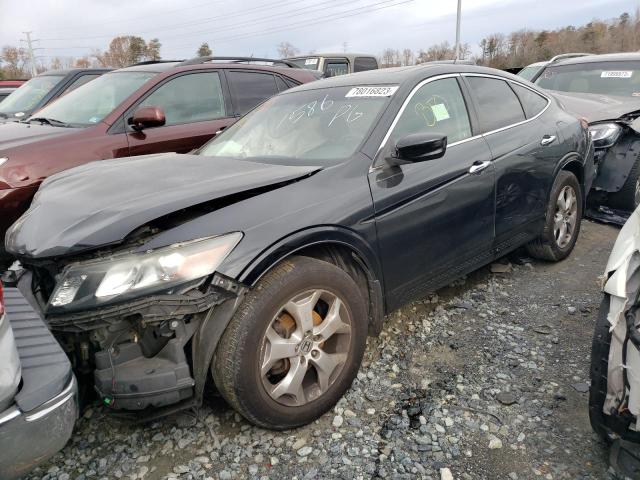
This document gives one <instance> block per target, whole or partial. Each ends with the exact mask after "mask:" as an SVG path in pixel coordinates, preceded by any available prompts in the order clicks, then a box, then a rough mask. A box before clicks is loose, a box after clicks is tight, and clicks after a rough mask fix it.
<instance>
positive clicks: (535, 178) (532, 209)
mask: <svg viewBox="0 0 640 480" xmlns="http://www.w3.org/2000/svg"><path fill="white" fill-rule="evenodd" d="M465 79H466V81H467V83H468V85H469V88H470V90H471V92H472V96H473V98H474V99H475V100H476V102H477V105H476V108H477V111H478V119H479V121H480V126H481V128H482V131H483V136H484V138H485V139H486V141H487V143H488V145H489V148H490V149H491V153H492V161H493V164H494V167H495V175H496V251H497V252H498V253H500V252H501V251H506V250H509V249H510V248H512V247H513V246H514V245H516V244H522V243H523V242H524V241H526V240H527V239H528V238H531V237H532V236H535V235H536V234H538V233H539V232H540V229H541V222H542V221H544V216H545V212H546V207H547V202H548V198H547V196H548V191H549V182H550V181H551V179H552V177H553V169H554V167H555V165H556V163H557V157H555V155H554V154H553V153H554V150H553V148H554V145H557V144H558V142H557V138H556V136H557V133H556V130H555V126H553V125H547V124H545V123H543V122H542V121H540V120H539V119H538V118H537V116H538V114H539V113H540V112H541V111H542V109H544V108H546V106H547V103H548V100H546V99H544V98H543V99H542V100H543V101H542V108H540V107H535V108H534V109H533V110H530V111H529V115H528V116H527V115H526V114H525V111H524V109H523V106H522V103H521V101H520V99H519V97H518V95H516V93H515V91H514V88H515V86H516V85H517V84H515V83H512V82H508V81H506V80H505V79H501V78H498V77H491V76H478V75H466V76H465ZM532 93H534V92H532ZM522 94H523V95H524V92H522ZM536 95H537V94H536ZM536 110H537V111H536ZM527 117H528V118H527ZM552 157H554V158H552Z"/></svg>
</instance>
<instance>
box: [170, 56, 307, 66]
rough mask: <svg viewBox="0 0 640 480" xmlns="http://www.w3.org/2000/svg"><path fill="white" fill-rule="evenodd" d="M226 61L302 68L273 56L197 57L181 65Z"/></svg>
mask: <svg viewBox="0 0 640 480" xmlns="http://www.w3.org/2000/svg"><path fill="white" fill-rule="evenodd" d="M218 60H220V61H224V62H229V63H252V62H264V63H271V64H273V65H284V66H285V67H288V68H300V67H299V66H298V65H296V64H295V63H293V62H290V61H288V60H281V59H273V58H260V57H196V58H192V59H190V60H184V61H182V62H181V63H180V66H185V65H199V64H201V63H207V62H215V61H218Z"/></svg>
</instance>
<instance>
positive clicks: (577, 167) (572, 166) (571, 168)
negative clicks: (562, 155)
mask: <svg viewBox="0 0 640 480" xmlns="http://www.w3.org/2000/svg"><path fill="white" fill-rule="evenodd" d="M562 170H566V171H568V172H571V173H573V174H574V175H575V176H576V178H577V179H578V182H579V183H580V186H581V187H582V189H583V192H582V193H583V197H584V171H583V168H582V165H581V164H580V162H578V161H577V160H571V161H570V162H569V163H567V164H566V165H565V166H564V167H562Z"/></svg>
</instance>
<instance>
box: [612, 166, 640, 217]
mask: <svg viewBox="0 0 640 480" xmlns="http://www.w3.org/2000/svg"><path fill="white" fill-rule="evenodd" d="M607 203H608V204H609V205H610V206H612V207H613V208H619V209H620V210H627V211H633V210H635V209H636V208H637V207H638V205H640V156H638V158H636V162H635V163H634V164H633V167H632V168H631V171H630V172H629V176H628V177H627V179H626V180H625V182H624V185H623V186H622V188H621V189H620V191H618V192H616V193H612V194H610V195H609V200H608V202H607Z"/></svg>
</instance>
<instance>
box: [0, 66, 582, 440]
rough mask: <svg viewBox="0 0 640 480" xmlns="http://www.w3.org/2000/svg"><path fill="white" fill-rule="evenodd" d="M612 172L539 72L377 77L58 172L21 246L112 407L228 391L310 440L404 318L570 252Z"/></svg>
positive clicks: (23, 274)
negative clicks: (513, 263) (423, 305)
mask: <svg viewBox="0 0 640 480" xmlns="http://www.w3.org/2000/svg"><path fill="white" fill-rule="evenodd" d="M592 178H593V149H592V144H591V140H590V137H589V134H588V131H587V130H586V128H584V127H583V126H582V125H581V123H580V122H579V121H578V120H577V119H576V118H575V117H573V116H571V115H569V114H567V113H566V112H565V111H564V110H563V109H562V108H561V107H560V106H559V104H558V103H557V102H556V101H555V100H554V99H553V98H551V97H549V96H547V94H545V93H544V92H543V91H540V90H538V89H537V88H536V87H534V86H532V85H531V84H529V83H528V82H523V81H522V80H521V79H519V78H518V77H515V76H513V75H509V74H506V73H504V72H500V71H497V70H493V69H488V68H482V67H475V66H470V65H454V64H440V65H438V64H432V65H425V66H418V67H411V68H398V69H387V70H379V71H371V72H363V73H357V74H354V75H346V76H340V77H334V78H331V79H327V80H321V81H318V82H313V83H309V84H306V85H303V86H300V87H296V88H294V89H291V90H289V91H287V92H284V93H281V94H279V95H277V96H275V97H273V98H272V99H270V100H268V101H266V102H265V103H264V104H262V105H261V106H259V107H257V108H256V109H254V110H253V111H252V112H250V113H249V114H248V115H246V116H245V117H243V118H242V119H241V120H239V121H238V122H237V123H235V124H234V125H233V126H231V127H229V128H228V129H226V130H225V131H224V133H222V134H221V135H220V136H217V137H216V138H214V139H213V140H212V141H210V142H209V143H207V144H206V145H205V146H204V147H202V148H201V149H200V150H198V151H197V152H195V153H193V154H188V155H177V154H173V153H167V154H159V155H147V156H140V157H134V158H128V159H116V160H109V161H103V162H95V163H90V164H87V165H84V166H81V167H78V168H75V169H71V170H68V171H66V172H62V173H59V174H57V175H54V176H52V177H50V178H48V179H47V180H46V181H45V182H44V183H43V184H42V187H41V188H40V190H39V192H38V193H37V194H36V197H35V199H34V202H33V204H32V206H31V208H30V209H29V210H28V211H27V213H25V214H24V215H23V216H22V217H21V218H20V219H19V220H18V221H17V222H16V223H15V224H14V225H13V226H12V227H11V229H10V230H9V231H8V233H7V237H6V248H7V250H8V251H10V252H11V253H12V254H14V255H16V256H17V257H18V258H19V260H20V262H21V264H22V269H20V268H16V269H14V271H13V272H12V273H11V275H8V276H13V281H15V282H17V283H18V285H19V287H20V289H21V290H22V291H23V292H24V294H25V295H27V296H29V298H30V299H31V300H32V302H33V303H34V304H36V305H39V308H40V309H41V310H42V313H43V316H44V317H45V318H46V321H47V323H48V325H49V328H50V329H51V330H53V331H54V332H55V334H56V336H57V337H58V339H59V341H60V342H61V343H62V345H63V347H64V349H65V350H66V351H67V353H68V354H69V356H70V357H71V358H72V359H73V364H74V366H75V369H76V372H79V377H80V380H81V381H82V382H85V383H86V382H91V381H93V382H94V387H95V391H97V392H98V394H99V395H100V397H101V398H102V399H103V401H104V403H105V404H107V405H109V406H110V407H111V408H114V409H127V410H146V409H148V408H150V407H162V408H169V409H172V410H175V409H176V408H181V407H186V406H194V405H198V404H200V403H201V402H202V400H203V396H204V392H205V388H204V387H205V384H206V383H207V382H208V381H209V380H210V379H211V380H212V381H213V383H214V384H215V387H216V388H217V389H218V390H219V391H220V393H221V394H222V395H223V396H224V398H225V399H226V400H227V401H228V402H229V403H230V404H231V405H232V406H233V407H234V408H235V409H237V411H238V412H240V413H241V414H242V415H244V416H245V417H246V418H247V419H248V420H249V421H251V422H253V423H255V424H257V425H261V426H263V427H268V428H276V429H285V428H291V427H295V426H299V425H303V424H305V423H308V422H310V421H312V420H313V419H315V418H317V417H318V416H320V415H321V414H322V413H324V412H326V411H327V410H328V409H330V408H331V407H332V406H333V405H334V404H335V402H336V401H337V400H338V399H339V398H340V397H341V395H342V394H343V393H344V392H345V391H346V389H347V388H348V387H349V385H350V384H351V382H352V380H353V379H354V377H355V376H356V373H357V371H358V368H359V365H360V361H361V358H362V355H363V352H364V349H365V343H366V338H367V335H375V334H377V333H378V332H380V330H381V328H382V322H383V318H384V315H385V314H386V313H388V312H390V311H392V310H394V309H396V308H398V307H399V306H401V305H402V304H404V303H406V302H409V301H411V300H412V299H416V298H420V297H421V296H422V295H424V294H425V293H426V292H429V291H433V290H435V289H437V288H439V287H441V286H443V285H446V284H447V283H449V282H450V281H451V280H452V279H454V278H456V277H458V276H460V275H463V274H465V273H467V272H469V271H471V270H474V269H476V268H478V267H480V266H482V265H483V264H486V263H488V262H490V261H492V260H493V259H495V258H497V257H500V256H502V255H504V254H506V253H508V252H509V251H510V250H513V249H515V248H517V247H519V246H521V245H524V244H526V245H527V247H528V249H529V251H530V253H531V254H532V255H535V256H536V257H538V258H543V259H547V260H550V261H558V260H561V259H563V258H565V257H566V256H567V255H569V253H570V252H571V250H572V248H573V246H574V244H575V242H576V239H577V237H578V234H579V230H580V221H581V217H582V211H583V206H584V198H585V192H587V191H588V190H589V188H590V185H591V181H592ZM156 413H157V412H156ZM141 414H142V413H139V415H141Z"/></svg>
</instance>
